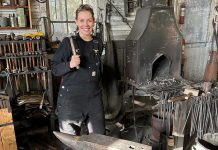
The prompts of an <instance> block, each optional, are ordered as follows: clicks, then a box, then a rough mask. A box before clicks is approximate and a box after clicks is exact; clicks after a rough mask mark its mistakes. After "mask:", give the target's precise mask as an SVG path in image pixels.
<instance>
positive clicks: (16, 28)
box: [0, 27, 31, 30]
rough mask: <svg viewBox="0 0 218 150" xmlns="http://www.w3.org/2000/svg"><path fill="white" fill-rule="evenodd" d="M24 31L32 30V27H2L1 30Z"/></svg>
mask: <svg viewBox="0 0 218 150" xmlns="http://www.w3.org/2000/svg"><path fill="white" fill-rule="evenodd" d="M13 29H15V30H23V29H31V28H30V27H0V30H13Z"/></svg>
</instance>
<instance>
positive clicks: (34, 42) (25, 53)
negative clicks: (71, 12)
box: [0, 38, 53, 126]
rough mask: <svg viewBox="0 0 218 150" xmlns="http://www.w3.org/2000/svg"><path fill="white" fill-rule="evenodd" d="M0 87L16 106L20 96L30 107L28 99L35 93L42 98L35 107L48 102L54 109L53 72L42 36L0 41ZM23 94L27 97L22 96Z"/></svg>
mask: <svg viewBox="0 0 218 150" xmlns="http://www.w3.org/2000/svg"><path fill="white" fill-rule="evenodd" d="M0 89H1V90H2V91H6V93H7V94H8V95H9V96H10V97H11V98H12V99H13V100H14V99H15V103H16V107H19V106H20V105H19V104H21V103H20V102H19V100H22V101H25V102H24V103H23V104H24V105H26V106H25V107H29V105H32V103H31V101H30V102H28V100H29V99H33V98H34V97H35V96H36V94H37V95H38V96H37V97H40V96H41V97H42V100H40V101H38V104H36V103H34V107H35V106H36V105H37V106H36V109H41V110H42V108H43V107H47V105H48V107H49V108H51V111H52V110H53V90H52V75H51V70H50V67H49V64H48V57H47V52H46V47H45V40H44V39H43V38H41V39H27V40H11V41H0ZM31 96H32V98H30V97H31ZM25 97H29V98H28V99H22V98H25ZM34 102H37V100H36V101H34ZM12 109H13V108H12ZM25 109H27V108H25ZM49 113H52V112H49ZM49 115H50V114H49ZM51 118H52V116H51ZM50 121H51V125H52V126H53V120H50Z"/></svg>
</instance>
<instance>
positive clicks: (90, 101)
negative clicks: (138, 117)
mask: <svg viewBox="0 0 218 150" xmlns="http://www.w3.org/2000/svg"><path fill="white" fill-rule="evenodd" d="M94 23H95V19H94V12H93V9H92V8H91V7H90V6H89V5H87V4H84V5H81V6H80V7H79V8H78V9H77V10H76V25H77V29H78V33H77V35H76V37H74V42H75V45H77V46H78V49H79V54H77V55H73V53H72V49H71V44H70V40H69V38H68V37H66V38H64V39H63V41H62V43H61V45H60V48H59V49H58V50H57V52H56V53H55V56H54V58H53V60H52V71H53V74H54V75H56V76H62V82H61V85H60V89H59V94H58V101H57V110H58V120H59V128H60V131H61V132H63V133H68V134H73V135H80V130H81V124H82V123H83V122H85V123H86V125H87V128H88V132H89V133H98V134H104V133H105V128H104V113H103V105H102V100H101V97H102V96H101V88H100V85H99V84H100V80H101V63H100V57H101V54H102V47H103V46H102V42H101V41H100V40H99V39H97V38H96V37H94V36H92V32H93V27H94ZM71 38H72V37H71Z"/></svg>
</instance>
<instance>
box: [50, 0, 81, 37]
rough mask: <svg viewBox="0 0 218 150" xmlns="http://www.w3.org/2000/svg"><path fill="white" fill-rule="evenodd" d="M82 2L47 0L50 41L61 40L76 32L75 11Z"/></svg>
mask: <svg viewBox="0 0 218 150" xmlns="http://www.w3.org/2000/svg"><path fill="white" fill-rule="evenodd" d="M80 4H82V0H49V10H50V19H51V23H52V27H51V28H52V30H53V31H52V32H53V33H54V34H53V36H52V40H56V39H59V40H62V39H63V37H65V36H67V35H69V34H70V33H72V32H74V31H75V30H76V24H75V11H76V9H77V8H78V7H79V5H80Z"/></svg>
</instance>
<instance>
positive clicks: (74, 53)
mask: <svg viewBox="0 0 218 150" xmlns="http://www.w3.org/2000/svg"><path fill="white" fill-rule="evenodd" d="M69 39H70V44H71V48H72V52H73V55H76V49H75V46H74V44H73V39H72V37H69ZM76 69H79V66H76Z"/></svg>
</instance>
